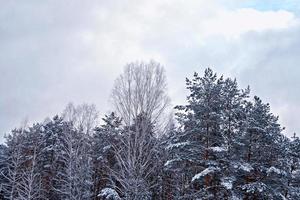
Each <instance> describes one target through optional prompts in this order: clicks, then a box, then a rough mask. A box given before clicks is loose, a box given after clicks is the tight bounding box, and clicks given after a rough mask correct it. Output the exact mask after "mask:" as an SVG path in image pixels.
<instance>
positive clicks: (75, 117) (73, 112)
mask: <svg viewBox="0 0 300 200" xmlns="http://www.w3.org/2000/svg"><path fill="white" fill-rule="evenodd" d="M62 116H63V118H64V120H65V121H68V122H70V123H72V124H73V126H74V127H75V128H76V129H78V130H80V131H83V132H84V133H86V134H88V135H90V134H91V131H92V129H93V128H95V125H96V123H97V120H98V111H97V109H96V106H95V105H94V104H86V103H84V104H80V105H78V106H76V107H75V106H74V104H73V103H69V104H68V105H67V106H66V108H65V110H64V111H63V114H62Z"/></svg>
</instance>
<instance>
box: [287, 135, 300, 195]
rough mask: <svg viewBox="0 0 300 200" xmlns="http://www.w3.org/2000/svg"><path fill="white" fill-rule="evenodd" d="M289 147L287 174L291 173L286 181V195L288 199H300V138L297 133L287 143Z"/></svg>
mask: <svg viewBox="0 0 300 200" xmlns="http://www.w3.org/2000/svg"><path fill="white" fill-rule="evenodd" d="M285 144H286V146H285V147H286V148H287V147H288V148H287V149H288V150H287V151H288V153H287V154H286V155H287V166H288V169H287V174H288V175H289V177H288V181H287V183H286V193H285V197H286V198H288V199H300V139H299V137H297V136H296V133H295V134H294V136H293V137H292V139H291V140H289V143H285Z"/></svg>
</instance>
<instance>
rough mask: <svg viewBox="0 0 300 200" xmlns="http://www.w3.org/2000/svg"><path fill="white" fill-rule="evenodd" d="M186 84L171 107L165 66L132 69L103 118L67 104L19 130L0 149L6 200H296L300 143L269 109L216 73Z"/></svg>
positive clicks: (134, 66)
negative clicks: (183, 93)
mask: <svg viewBox="0 0 300 200" xmlns="http://www.w3.org/2000/svg"><path fill="white" fill-rule="evenodd" d="M183 78H184V77H183ZM182 84H185V85H186V89H187V91H188V96H187V98H186V102H185V104H184V105H172V104H171V100H170V98H169V97H168V94H167V93H168V92H167V81H166V76H165V71H164V68H163V66H162V65H161V64H159V63H158V62H155V61H149V62H133V63H129V64H127V65H126V66H125V68H124V71H123V72H122V73H121V75H120V76H119V77H117V79H116V80H115V83H114V86H113V89H112V91H111V102H112V104H113V108H114V112H112V113H110V114H106V115H105V117H103V119H101V120H99V116H100V115H101V116H103V115H104V113H99V112H98V111H97V108H96V106H95V105H93V104H80V105H74V104H72V103H70V104H68V105H67V106H66V108H65V109H64V110H63V111H61V113H60V114H58V115H55V116H53V117H52V118H51V119H50V118H48V119H46V120H44V121H41V122H36V123H34V124H28V123H23V125H22V126H21V127H18V128H15V129H13V130H12V131H11V132H10V133H9V134H7V135H6V137H5V143H4V144H2V145H1V146H0V190H1V194H0V199H7V200H37V199H41V200H44V199H50V200H60V199H61V200H89V199H92V200H121V199H124V200H152V199H153V200H180V199H182V200H196V199H199V200H200V199H203V200H218V199H225V200H239V199H240V200H244V199H245V200H260V199H262V200H263V199H266V200H269V199H270V200H272V199H274V200H277V199H278V200H280V199H282V200H285V199H289V200H297V199H300V139H299V138H298V137H297V135H296V134H295V135H294V137H292V138H288V137H286V136H285V135H284V134H283V133H282V131H283V129H284V128H283V127H281V126H280V124H279V122H278V117H277V116H276V115H274V114H273V113H272V112H271V109H270V105H269V104H268V103H265V102H263V101H262V100H261V99H260V98H259V97H257V96H255V95H253V94H251V95H250V89H249V87H248V88H244V89H242V88H240V87H239V86H238V81H237V80H236V79H234V78H232V77H224V76H222V75H219V74H217V73H216V72H214V71H213V70H212V69H210V68H207V69H205V71H204V72H203V71H199V72H195V73H194V74H193V75H192V76H191V77H188V78H186V82H185V83H184V82H183V83H182ZM45 117H46V116H45Z"/></svg>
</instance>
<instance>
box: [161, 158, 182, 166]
mask: <svg viewBox="0 0 300 200" xmlns="http://www.w3.org/2000/svg"><path fill="white" fill-rule="evenodd" d="M176 161H180V159H178V158H175V159H172V160H168V161H167V162H166V163H165V164H164V166H165V167H168V166H169V165H171V164H172V163H173V162H176Z"/></svg>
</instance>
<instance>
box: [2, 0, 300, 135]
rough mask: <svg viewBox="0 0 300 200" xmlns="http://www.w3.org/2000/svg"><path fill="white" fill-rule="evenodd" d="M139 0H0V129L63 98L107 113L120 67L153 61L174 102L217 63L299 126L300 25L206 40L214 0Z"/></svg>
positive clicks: (35, 116)
mask: <svg viewBox="0 0 300 200" xmlns="http://www.w3.org/2000/svg"><path fill="white" fill-rule="evenodd" d="M141 2H143V3H141ZM145 2H146V1H145ZM145 2H144V1H130V3H129V1H79V0H76V1H64V2H61V1H26V2H25V1H24V2H23V1H1V0H0V3H1V8H0V11H1V12H0V43H1V46H0V76H1V79H0V133H1V134H2V133H4V132H8V131H9V130H10V129H11V128H13V127H15V126H18V125H19V123H20V121H22V119H23V118H25V117H28V118H29V120H30V121H31V122H33V121H42V120H43V119H44V118H45V117H47V116H50V117H51V116H52V115H54V114H56V113H60V112H61V111H62V109H63V108H64V106H65V105H66V104H67V103H68V102H69V101H73V102H74V103H81V102H90V103H96V105H97V106H98V108H99V109H100V112H101V114H103V113H105V112H107V111H108V110H109V109H110V106H109V105H110V104H109V102H108V100H109V94H110V89H111V88H112V85H113V81H114V79H115V78H116V76H117V75H118V74H119V73H120V72H121V71H122V68H123V65H124V64H126V63H127V62H130V61H135V60H137V59H146V60H147V59H151V58H153V59H156V60H158V61H160V62H162V63H163V64H164V65H165V66H166V71H167V75H168V80H169V90H170V94H171V97H172V99H173V103H174V104H179V103H184V100H185V94H186V93H187V91H186V90H185V85H184V79H185V77H186V76H190V75H191V74H192V73H193V71H198V72H202V71H203V70H204V68H205V67H213V68H214V69H215V70H216V71H217V72H218V73H219V74H220V73H224V74H226V75H232V76H236V77H237V78H238V79H239V80H240V82H241V84H242V85H243V86H245V85H248V84H250V85H251V86H252V90H253V93H254V94H258V95H260V96H262V97H263V98H264V99H265V100H266V101H268V102H270V103H271V105H272V108H274V110H276V112H277V111H278V114H280V116H281V119H282V122H283V124H284V125H286V126H287V127H288V128H289V129H288V131H287V132H292V131H297V130H299V129H300V127H299V125H298V123H297V122H296V116H293V115H296V114H293V113H296V111H298V112H299V111H300V110H299V107H298V105H297V102H299V94H297V92H295V91H296V90H297V88H299V80H298V77H297V74H299V69H298V67H297V63H299V58H298V56H297V55H298V53H299V41H300V40H299V39H298V38H297V34H299V29H298V28H294V29H287V30H284V31H282V32H276V31H275V32H274V31H270V32H263V33H260V34H258V33H248V34H245V35H243V36H242V37H241V38H240V39H234V40H228V39H225V38H222V37H219V38H217V37H214V38H206V39H205V40H204V41H202V39H203V37H202V36H201V31H202V30H201V23H203V21H204V20H205V19H206V18H207V17H210V16H212V15H214V9H215V8H216V7H217V8H219V7H218V5H216V3H215V2H211V1H210V2H211V3H207V1H190V2H189V3H188V6H187V7H185V6H184V5H185V3H183V4H170V3H168V2H169V1H153V2H154V3H153V2H152V3H151V4H149V5H148V4H147V3H145ZM195 2H197V3H195ZM201 2H202V4H201ZM203 2H204V4H203ZM278 38H280V39H278ZM283 66H284V67H285V68H286V69H288V70H284V69H283ZM266 74H267V75H268V76H267V77H266ZM278 96H280V97H281V98H278ZM282 97H286V98H285V99H283V98H282ZM291 110H292V112H291ZM1 134H0V135H1Z"/></svg>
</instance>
